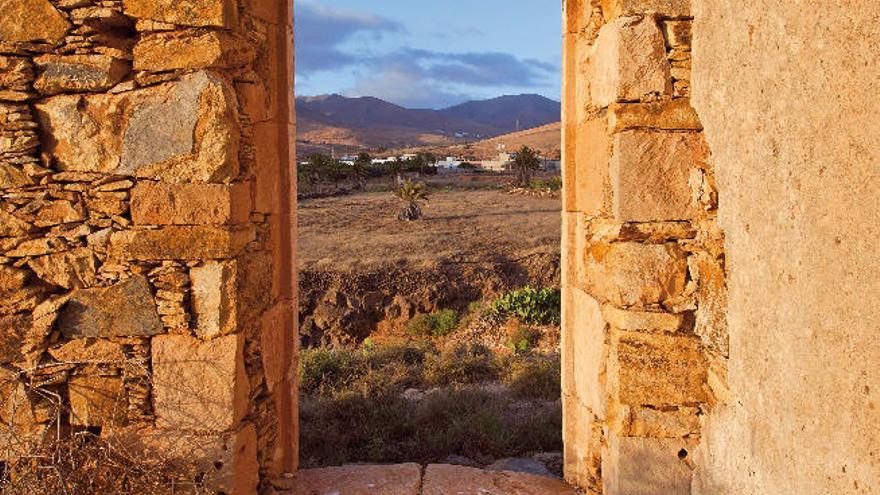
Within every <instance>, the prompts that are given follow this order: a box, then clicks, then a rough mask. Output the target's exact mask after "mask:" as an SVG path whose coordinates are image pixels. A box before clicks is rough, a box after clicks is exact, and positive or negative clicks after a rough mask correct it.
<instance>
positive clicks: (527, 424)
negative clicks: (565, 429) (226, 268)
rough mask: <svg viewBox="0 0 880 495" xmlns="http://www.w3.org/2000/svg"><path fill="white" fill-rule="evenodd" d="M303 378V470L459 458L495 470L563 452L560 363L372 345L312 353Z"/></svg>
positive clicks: (470, 349) (457, 349)
mask: <svg viewBox="0 0 880 495" xmlns="http://www.w3.org/2000/svg"><path fill="white" fill-rule="evenodd" d="M300 373H301V376H302V388H301V390H302V393H303V394H304V398H303V402H302V410H301V425H302V431H301V452H302V455H301V459H302V462H303V464H304V466H322V465H336V464H342V463H350V462H376V463H393V462H402V461H416V462H439V461H442V460H444V459H445V458H446V457H447V456H449V455H453V454H455V455H462V456H466V457H469V458H471V459H475V460H477V461H482V460H485V461H486V462H489V461H491V460H493V459H496V458H501V457H511V456H517V455H524V454H526V453H532V452H545V451H557V450H560V449H561V445H562V438H561V429H562V423H561V420H562V418H561V410H560V405H559V402H558V398H559V360H558V358H555V357H553V358H548V357H543V356H535V355H513V356H508V355H504V356H501V355H496V354H494V353H492V352H491V351H489V350H488V349H487V348H485V347H483V346H480V345H476V344H461V343H459V344H453V345H451V346H449V347H448V348H445V349H437V348H436V347H435V345H434V344H433V343H431V342H430V341H427V340H424V341H412V342H406V343H396V344H374V343H373V342H370V341H368V342H366V343H365V345H364V346H363V347H362V348H360V349H358V350H341V349H340V350H329V349H312V350H305V351H303V353H302V359H301V369H300ZM499 382H500V383H501V384H503V385H504V386H503V387H501V388H499V387H498V386H497V385H493V384H497V383H499Z"/></svg>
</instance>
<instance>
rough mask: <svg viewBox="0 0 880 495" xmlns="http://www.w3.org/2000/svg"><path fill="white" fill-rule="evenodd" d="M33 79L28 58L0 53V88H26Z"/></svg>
mask: <svg viewBox="0 0 880 495" xmlns="http://www.w3.org/2000/svg"><path fill="white" fill-rule="evenodd" d="M33 80H34V66H33V64H31V61H30V60H29V59H27V58H24V57H8V56H5V55H0V88H18V89H27V87H28V85H30V84H31V83H32V82H33ZM0 108H2V107H0ZM0 122H2V120H0Z"/></svg>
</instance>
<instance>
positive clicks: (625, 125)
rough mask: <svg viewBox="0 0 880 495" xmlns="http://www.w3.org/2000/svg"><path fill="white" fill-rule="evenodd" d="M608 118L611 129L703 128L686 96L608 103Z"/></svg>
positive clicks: (690, 129) (611, 130)
mask: <svg viewBox="0 0 880 495" xmlns="http://www.w3.org/2000/svg"><path fill="white" fill-rule="evenodd" d="M608 120H609V124H608V127H609V131H610V132H612V133H618V132H623V131H626V130H631V129H661V130H667V131H678V130H681V131H701V130H703V125H702V124H701V123H700V117H699V116H698V115H697V111H696V110H694V108H693V107H692V106H691V103H690V100H688V99H685V98H678V99H675V100H664V101H658V102H650V103H612V104H611V106H610V107H608Z"/></svg>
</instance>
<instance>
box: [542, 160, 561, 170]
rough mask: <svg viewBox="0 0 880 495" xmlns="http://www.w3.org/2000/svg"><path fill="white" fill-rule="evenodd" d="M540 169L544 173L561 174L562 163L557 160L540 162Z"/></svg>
mask: <svg viewBox="0 0 880 495" xmlns="http://www.w3.org/2000/svg"><path fill="white" fill-rule="evenodd" d="M541 169H542V170H544V171H546V172H561V171H562V162H561V161H559V160H541Z"/></svg>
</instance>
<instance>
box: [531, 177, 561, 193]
mask: <svg viewBox="0 0 880 495" xmlns="http://www.w3.org/2000/svg"><path fill="white" fill-rule="evenodd" d="M529 189H536V190H542V189H549V190H551V191H559V190H561V189H562V177H551V178H549V179H534V180H532V181H531V182H530V183H529Z"/></svg>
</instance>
